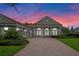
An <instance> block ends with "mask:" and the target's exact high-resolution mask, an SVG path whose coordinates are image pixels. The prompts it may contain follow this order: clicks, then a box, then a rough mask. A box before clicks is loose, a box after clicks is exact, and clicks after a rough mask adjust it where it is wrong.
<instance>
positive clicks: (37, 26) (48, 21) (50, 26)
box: [29, 16, 62, 37]
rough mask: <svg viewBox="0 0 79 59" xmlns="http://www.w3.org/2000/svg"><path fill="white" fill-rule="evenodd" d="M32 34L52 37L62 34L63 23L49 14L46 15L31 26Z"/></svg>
mask: <svg viewBox="0 0 79 59" xmlns="http://www.w3.org/2000/svg"><path fill="white" fill-rule="evenodd" d="M29 27H30V29H31V32H32V34H31V35H32V36H33V37H36V36H41V37H50V36H57V35H60V34H61V30H62V24H60V23H58V22H57V21H55V20H54V19H52V18H50V17H49V16H45V17H44V18H42V19H41V20H39V21H37V22H36V23H34V24H32V25H30V26H29Z"/></svg>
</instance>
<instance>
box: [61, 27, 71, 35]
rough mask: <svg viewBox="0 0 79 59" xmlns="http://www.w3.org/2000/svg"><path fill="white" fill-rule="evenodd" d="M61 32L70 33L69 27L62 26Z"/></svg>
mask: <svg viewBox="0 0 79 59" xmlns="http://www.w3.org/2000/svg"><path fill="white" fill-rule="evenodd" d="M62 32H63V33H64V34H68V33H70V30H69V28H66V27H63V28H62Z"/></svg>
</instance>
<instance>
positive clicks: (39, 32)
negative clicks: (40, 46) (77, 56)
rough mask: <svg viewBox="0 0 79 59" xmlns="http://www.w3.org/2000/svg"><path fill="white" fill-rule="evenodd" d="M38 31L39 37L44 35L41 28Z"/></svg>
mask: <svg viewBox="0 0 79 59" xmlns="http://www.w3.org/2000/svg"><path fill="white" fill-rule="evenodd" d="M36 30H37V36H41V35H42V30H41V28H37V29H36Z"/></svg>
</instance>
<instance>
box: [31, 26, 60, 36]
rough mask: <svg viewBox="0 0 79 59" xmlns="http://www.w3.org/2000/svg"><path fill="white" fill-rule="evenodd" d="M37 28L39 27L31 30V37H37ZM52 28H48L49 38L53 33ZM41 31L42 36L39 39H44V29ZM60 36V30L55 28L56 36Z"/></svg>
mask: <svg viewBox="0 0 79 59" xmlns="http://www.w3.org/2000/svg"><path fill="white" fill-rule="evenodd" d="M37 28H40V27H36V28H33V33H32V34H33V37H37V30H36V29H37ZM52 29H53V28H49V37H50V36H52V35H53V31H52ZM41 31H42V35H41V37H44V36H45V29H44V28H41ZM60 34H61V28H57V35H60Z"/></svg>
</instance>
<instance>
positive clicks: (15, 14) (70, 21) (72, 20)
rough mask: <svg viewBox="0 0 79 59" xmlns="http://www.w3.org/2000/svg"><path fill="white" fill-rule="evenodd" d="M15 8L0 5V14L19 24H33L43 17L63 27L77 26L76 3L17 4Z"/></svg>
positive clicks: (77, 5) (78, 13) (78, 12)
mask: <svg viewBox="0 0 79 59" xmlns="http://www.w3.org/2000/svg"><path fill="white" fill-rule="evenodd" d="M16 8H17V10H18V11H16V9H15V8H14V7H11V6H9V5H7V4H3V3H1V4H0V13H2V14H4V15H6V16H8V17H10V18H12V19H14V20H16V21H19V22H21V23H25V22H28V23H35V22H37V21H39V20H40V19H42V18H43V17H45V16H49V17H51V18H52V19H54V20H56V21H58V22H59V23H61V24H62V25H63V26H66V27H68V26H74V27H78V26H79V4H78V3H18V4H16Z"/></svg>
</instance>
